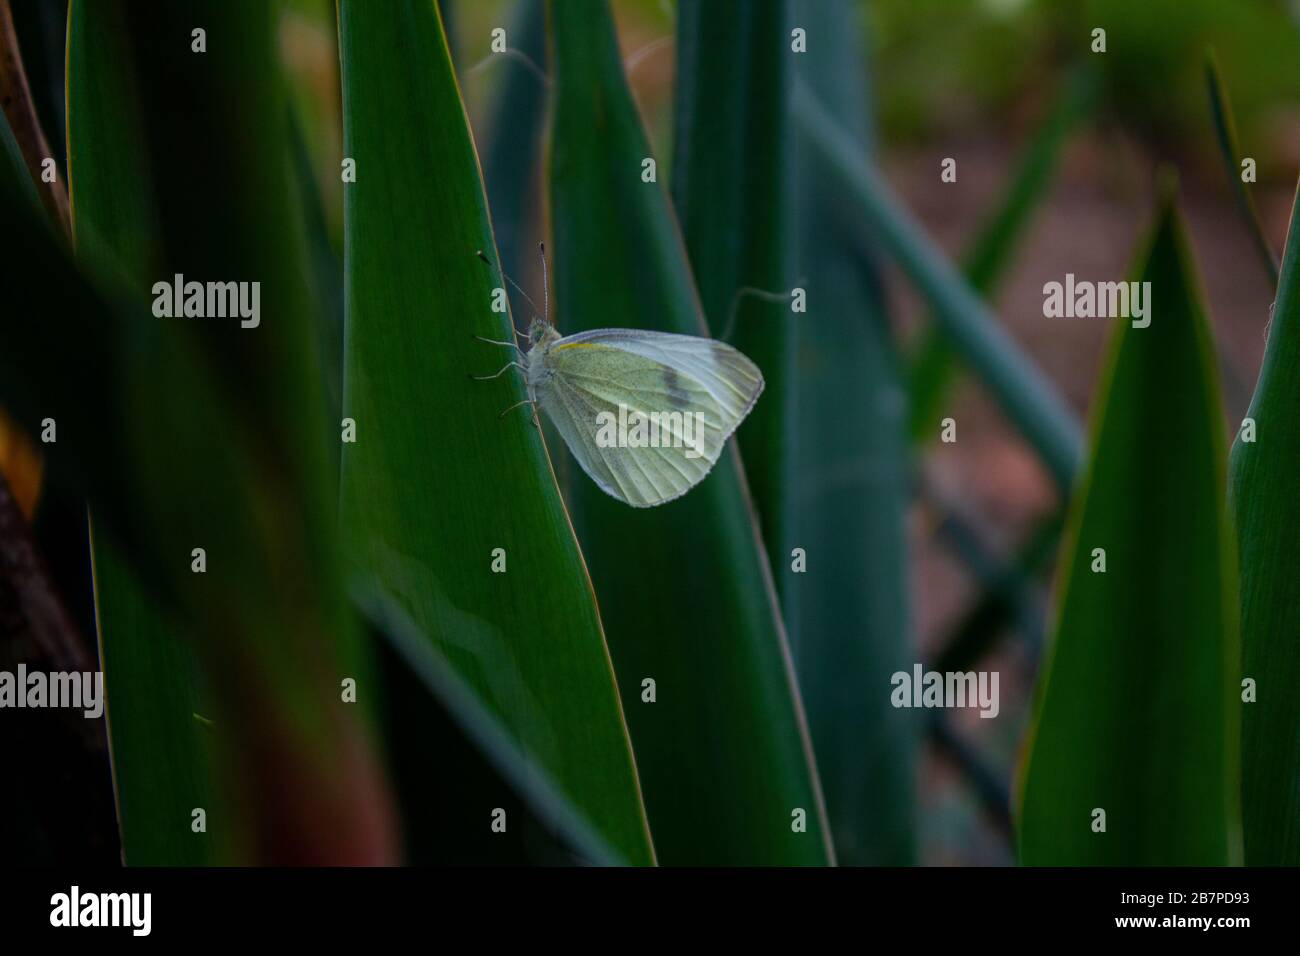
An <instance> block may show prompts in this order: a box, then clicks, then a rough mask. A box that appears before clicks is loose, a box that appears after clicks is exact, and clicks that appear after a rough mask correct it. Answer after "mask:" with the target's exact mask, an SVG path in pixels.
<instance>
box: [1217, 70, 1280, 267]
mask: <svg viewBox="0 0 1300 956" xmlns="http://www.w3.org/2000/svg"><path fill="white" fill-rule="evenodd" d="M1205 85H1206V87H1207V88H1208V90H1209V94H1210V113H1211V115H1212V116H1213V117H1214V135H1215V137H1216V138H1217V139H1218V141H1219V155H1221V156H1222V157H1223V164H1224V167H1225V171H1226V172H1227V174H1228V182H1229V184H1230V185H1231V186H1232V197H1233V199H1235V200H1236V202H1237V211H1238V212H1240V213H1241V218H1242V221H1243V222H1245V224H1246V231H1247V232H1249V233H1250V238H1251V240H1252V241H1253V242H1254V244H1255V251H1256V253H1258V255H1259V261H1260V264H1261V265H1262V266H1263V268H1264V272H1265V274H1266V275H1267V276H1268V278H1269V286H1270V288H1273V289H1276V288H1277V281H1278V278H1277V259H1276V258H1275V257H1274V255H1273V247H1272V246H1270V245H1269V242H1268V238H1267V237H1266V236H1265V235H1264V225H1263V223H1261V222H1260V221H1259V210H1258V209H1256V208H1255V199H1254V197H1253V196H1251V194H1250V191H1249V190H1248V189H1246V183H1245V181H1244V180H1243V179H1242V178H1241V177H1242V169H1241V150H1240V149H1239V148H1238V147H1237V122H1236V120H1235V119H1234V118H1233V115H1232V103H1231V101H1230V100H1229V99H1228V91H1227V87H1226V86H1225V84H1224V82H1223V74H1222V72H1221V71H1220V70H1219V61H1218V59H1217V58H1216V57H1215V55H1214V51H1213V50H1212V49H1211V50H1208V51H1207V52H1206V55H1205Z"/></svg>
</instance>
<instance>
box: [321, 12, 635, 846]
mask: <svg viewBox="0 0 1300 956" xmlns="http://www.w3.org/2000/svg"><path fill="white" fill-rule="evenodd" d="M339 24H340V38H341V42H340V47H341V50H342V58H343V97H344V99H343V105H344V128H345V149H344V154H345V156H347V157H349V158H352V159H354V160H355V161H356V170H357V181H356V182H355V183H349V184H348V185H347V186H346V193H345V197H346V202H345V233H346V250H347V251H346V255H345V261H344V268H345V275H346V287H347V293H346V310H347V316H346V330H345V349H346V352H345V358H344V366H345V382H346V386H345V395H344V409H345V411H344V414H345V415H347V416H348V417H350V418H352V419H355V422H356V428H357V433H356V434H357V440H356V442H355V443H352V444H345V446H344V449H343V492H342V494H343V522H344V529H345V534H346V536H347V541H348V543H349V551H350V557H351V559H352V561H353V563H354V565H355V566H356V567H357V569H358V570H359V571H362V572H365V573H366V574H367V576H370V577H373V578H374V579H375V580H376V581H377V582H378V583H379V584H380V585H382V586H383V587H384V589H385V590H386V591H387V592H388V593H389V594H390V595H391V596H392V599H393V600H394V601H395V602H397V604H398V606H399V607H400V608H401V609H402V610H403V612H404V613H405V614H406V615H407V616H408V617H409V618H410V620H411V622H412V625H413V626H414V627H416V628H418V629H419V631H420V632H422V633H423V634H425V635H427V637H428V639H429V640H430V641H432V642H433V644H434V645H435V647H437V649H438V650H439V651H440V652H441V654H442V655H444V656H445V657H446V659H447V660H448V662H449V663H450V664H451V666H452V667H453V668H455V670H456V672H457V673H458V674H459V675H460V676H461V678H462V679H463V680H464V682H465V683H466V684H467V685H468V686H469V687H471V688H473V691H474V693H476V694H477V695H478V696H479V697H480V698H481V700H482V702H483V704H484V705H485V706H486V708H487V709H488V710H489V711H491V712H492V713H493V714H495V716H496V719H497V720H499V721H500V722H501V724H502V725H503V726H504V727H505V728H506V730H507V732H508V733H509V734H510V735H511V736H512V737H513V738H514V740H515V741H516V742H517V745H518V746H519V747H520V748H521V749H522V750H523V751H524V752H526V753H528V754H529V755H530V756H531V757H532V759H534V760H536V761H537V763H538V764H540V765H541V766H543V767H545V768H546V770H547V772H548V773H549V774H550V776H551V778H552V779H553V780H554V782H555V786H556V787H557V788H559V790H560V792H561V793H562V794H563V795H564V796H565V797H566V798H567V799H568V800H570V801H572V803H573V804H574V805H575V806H576V807H577V808H578V809H579V810H580V811H581V812H582V813H583V814H585V815H586V817H587V818H588V819H589V820H590V822H591V824H592V826H593V827H594V828H595V829H596V831H597V832H598V833H599V834H600V835H601V837H602V838H603V839H604V840H605V841H606V842H607V843H608V844H609V845H610V846H611V847H612V848H614V850H615V851H616V852H618V853H619V854H620V855H621V856H622V857H623V858H624V859H625V860H627V861H628V862H631V863H649V862H651V861H652V860H653V850H652V849H651V846H650V839H649V834H648V832H647V828H646V822H645V815H644V811H643V808H642V804H641V798H640V793H639V791H638V787H637V778H636V768H635V766H634V764H633V759H632V753H631V748H630V746H629V743H628V737H627V731H626V728H625V726H624V722H623V717H622V714H621V711H620V704H619V698H618V694H617V688H616V687H615V684H614V677H613V673H612V670H611V666H610V659H609V654H608V651H607V650H606V648H605V644H604V640H603V636H602V632H601V625H600V618H599V616H598V614H597V611H596V606H595V602H594V600H593V596H592V592H591V586H590V582H589V581H588V579H587V575H586V572H585V570H584V568H583V562H582V556H581V554H580V553H579V551H578V547H577V544H576V542H575V540H574V537H573V531H572V528H571V527H570V525H569V522H568V519H567V516H566V514H565V512H564V508H563V505H562V503H561V501H560V496H559V493H558V491H557V489H556V486H555V480H554V477H553V476H552V474H551V470H550V465H549V462H548V460H547V457H546V450H545V448H544V447H543V445H542V440H541V437H540V435H539V433H538V431H537V429H535V428H534V427H533V426H532V424H531V423H530V421H529V418H528V415H527V413H526V412H525V411H523V410H519V409H516V410H515V411H513V412H511V413H510V414H508V415H506V416H505V417H504V418H501V417H499V415H500V413H501V412H502V410H503V409H506V408H508V407H509V406H511V405H513V404H515V403H516V402H519V401H521V400H523V399H524V397H525V392H524V387H523V382H522V379H521V377H520V376H519V375H517V374H514V373H513V372H512V373H511V374H510V375H503V376H501V377H500V378H498V379H494V380H492V381H486V382H476V381H470V380H469V376H470V375H486V374H490V373H493V372H495V371H497V370H498V369H499V368H501V367H502V366H503V365H505V363H507V362H509V361H511V360H512V359H514V358H515V357H516V356H515V354H514V353H513V352H512V351H511V350H509V349H505V348H502V347H499V346H494V345H489V344H486V343H483V342H479V341H476V340H475V339H474V336H475V335H481V336H483V337H485V338H489V339H495V340H499V341H508V340H509V339H510V337H511V334H512V332H511V326H510V321H509V316H508V315H506V314H504V313H497V312H494V311H492V308H491V306H492V301H493V287H494V286H496V285H497V284H498V281H499V276H498V273H497V271H496V270H495V269H489V268H487V267H486V266H484V265H483V263H481V262H480V261H479V260H478V259H477V258H476V256H475V252H476V250H479V249H482V250H484V251H485V253H486V254H487V255H488V256H489V257H490V258H491V259H492V261H493V262H496V261H497V257H496V251H495V248H494V245H493V240H492V233H491V230H490V225H489V222H488V214H487V207H486V203H485V200H484V196H483V185H482V183H481V181H480V179H479V169H478V158H477V156H476V155H475V152H474V147H473V144H472V142H471V140H470V135H469V130H468V127H467V124H466V119H465V112H464V108H463V106H462V104H461V99H460V93H459V90H458V88H457V85H456V78H455V75H454V73H453V72H452V66H451V61H450V59H449V57H448V52H447V46H446V41H445V39H444V36H443V29H442V25H441V23H440V22H439V20H438V17H437V14H436V10H435V8H434V6H433V4H431V3H429V2H428V0H405V2H402V3H398V4H394V5H389V6H384V7H382V8H381V7H379V6H377V5H375V4H373V3H369V2H361V0H343V2H342V3H341V5H340V16H339ZM497 549H500V551H499V552H498V550H497ZM498 557H499V559H500V560H501V561H504V562H505V573H493V563H494V559H495V558H498ZM426 759H427V760H430V761H438V760H439V759H441V758H440V755H439V754H437V753H436V752H433V751H432V750H431V751H429V752H428V754H427V755H426ZM449 785H454V782H451V783H449ZM487 822H488V820H487V817H486V816H485V818H484V825H485V826H486V825H487Z"/></svg>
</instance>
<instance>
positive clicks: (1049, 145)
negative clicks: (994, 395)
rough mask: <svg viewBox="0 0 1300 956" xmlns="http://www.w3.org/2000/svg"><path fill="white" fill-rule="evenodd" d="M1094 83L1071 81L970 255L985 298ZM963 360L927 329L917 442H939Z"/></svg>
mask: <svg viewBox="0 0 1300 956" xmlns="http://www.w3.org/2000/svg"><path fill="white" fill-rule="evenodd" d="M1092 81H1093V77H1092V75H1091V74H1089V73H1082V72H1080V73H1075V74H1074V75H1073V76H1071V77H1070V78H1069V80H1067V82H1066V84H1065V87H1064V88H1063V89H1062V90H1061V92H1060V94H1059V95H1058V97H1057V102H1056V104H1055V106H1054V107H1053V109H1052V112H1051V114H1050V115H1049V116H1048V117H1047V119H1046V120H1045V121H1044V122H1043V123H1042V125H1041V126H1039V128H1038V131H1037V132H1036V133H1035V134H1034V137H1033V139H1032V140H1031V141H1030V143H1029V146H1028V148H1027V149H1026V150H1025V152H1024V154H1023V155H1022V156H1021V159H1020V163H1019V166H1018V167H1017V169H1016V171H1015V173H1014V174H1013V175H1012V177H1011V180H1010V182H1009V184H1008V186H1007V189H1006V192H1005V194H1004V195H1003V197H1002V199H1001V201H1000V202H999V204H998V206H997V207H996V209H995V210H994V212H993V215H992V216H991V217H990V218H989V219H988V221H987V222H986V223H985V224H984V226H983V227H982V228H981V229H980V231H979V233H978V235H977V236H976V237H975V241H974V242H973V243H972V244H971V247H970V249H969V250H968V252H967V255H966V259H965V262H964V263H963V267H962V271H963V273H964V274H965V276H966V281H968V282H969V283H970V285H971V288H973V289H974V290H975V291H976V292H978V293H979V294H980V295H981V296H983V297H984V298H989V297H991V295H992V293H993V291H994V289H995V288H996V287H997V285H998V283H999V281H1000V280H1001V279H1002V277H1003V275H1004V273H1005V271H1006V269H1007V267H1008V265H1009V264H1010V261H1011V256H1012V254H1013V253H1014V252H1015V250H1016V249H1017V247H1018V246H1019V244H1020V242H1021V240H1022V239H1023V238H1024V234H1025V231H1026V229H1027V227H1028V225H1029V224H1030V222H1032V220H1033V214H1034V213H1035V212H1036V211H1037V209H1038V206H1039V204H1040V203H1041V202H1042V200H1043V197H1044V196H1045V195H1046V194H1047V189H1048V187H1049V186H1050V185H1051V183H1052V180H1053V178H1054V177H1055V175H1056V168H1057V165H1058V163H1059V162H1060V157H1061V151H1062V149H1063V147H1064V146H1065V143H1066V142H1067V141H1068V140H1069V138H1070V135H1071V134H1072V133H1073V132H1074V130H1075V128H1076V127H1077V126H1078V124H1079V121H1080V120H1081V119H1082V118H1083V115H1084V113H1085V111H1086V110H1087V108H1088V106H1089V104H1090V101H1091V98H1092V93H1093V89H1092V87H1093V82H1092ZM959 358H960V353H959V352H958V351H957V350H956V349H955V348H954V347H953V345H952V343H951V342H950V341H949V339H948V336H947V335H946V333H945V329H944V326H943V325H942V323H939V322H931V323H930V324H929V325H927V326H926V328H925V332H924V333H923V334H922V337H921V342H920V344H919V345H918V346H917V349H916V352H915V356H914V358H913V359H912V361H911V363H910V368H909V370H908V379H909V384H908V392H909V394H910V395H911V398H912V424H911V437H912V441H913V443H917V444H924V443H929V442H931V441H933V440H934V439H935V438H937V437H938V435H939V432H940V427H941V424H940V423H941V421H942V419H943V418H944V417H945V416H944V412H943V409H944V404H945V402H946V401H947V399H948V396H949V394H950V392H951V387H952V383H953V380H954V378H955V377H956V373H957V370H958V360H959Z"/></svg>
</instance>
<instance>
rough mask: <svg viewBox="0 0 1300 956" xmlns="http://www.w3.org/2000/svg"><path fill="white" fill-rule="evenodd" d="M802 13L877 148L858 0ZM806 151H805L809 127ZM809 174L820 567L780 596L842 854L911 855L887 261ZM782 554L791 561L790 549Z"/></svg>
mask: <svg viewBox="0 0 1300 956" xmlns="http://www.w3.org/2000/svg"><path fill="white" fill-rule="evenodd" d="M796 22H797V23H798V24H799V25H800V26H802V27H803V28H804V29H806V30H807V31H808V36H809V37H810V38H816V41H815V42H816V44H817V51H818V52H817V55H816V56H806V57H805V56H796V57H795V64H796V69H797V70H798V73H799V76H800V78H801V79H802V81H803V82H806V83H808V84H809V85H810V86H811V87H812V89H814V90H816V91H817V93H818V95H820V96H821V97H822V101H823V102H824V103H826V104H827V108H828V109H829V110H831V111H832V112H833V113H834V115H835V117H836V119H837V120H838V121H839V122H840V123H842V124H843V126H844V128H845V129H846V130H849V131H851V132H850V135H852V136H853V137H854V139H855V141H856V142H857V143H858V144H859V145H860V146H861V147H862V148H863V150H864V151H866V150H867V149H869V148H870V147H869V145H868V144H869V142H870V130H869V129H868V122H867V120H868V104H867V102H866V96H865V92H864V84H865V78H866V67H865V64H864V62H863V50H862V24H861V22H860V19H859V17H858V14H857V11H855V9H854V8H853V6H852V5H850V4H845V3H824V2H821V0H804V2H801V3H800V4H799V5H798V6H797V7H796ZM794 151H795V156H796V157H803V156H806V154H807V144H806V143H804V142H803V140H802V138H800V137H796V139H795V145H794ZM737 161H738V162H742V163H743V160H737ZM796 173H797V176H798V179H797V182H796V189H797V193H796V195H797V197H798V205H797V215H796V229H797V231H796V233H795V235H796V238H797V241H798V249H797V256H798V261H797V265H796V268H795V274H796V276H797V277H798V279H799V280H800V283H801V284H803V285H805V286H806V287H807V290H808V311H807V313H806V314H802V315H793V316H790V317H788V318H787V319H786V321H789V322H791V329H792V341H791V345H792V347H793V351H794V355H795V361H796V366H795V375H794V379H793V389H792V391H793V404H794V406H795V418H794V426H793V428H792V432H791V434H792V436H793V446H794V448H793V450H794V455H795V461H797V462H798V467H797V469H794V471H793V474H792V475H791V478H790V482H791V484H790V487H789V490H788V492H787V503H788V507H789V508H790V510H791V519H790V524H791V529H790V538H789V540H790V544H791V546H797V547H801V548H803V549H804V550H805V552H806V554H807V556H808V567H807V570H806V571H805V572H804V573H801V574H791V575H788V576H787V578H786V586H785V590H784V591H783V592H782V596H781V598H782V605H783V607H784V609H785V618H786V624H787V627H788V628H789V632H790V645H791V650H792V651H793V654H794V662H795V671H796V673H797V674H798V676H799V687H800V689H801V691H802V692H803V698H804V701H805V704H806V706H807V708H808V723H809V727H810V728H811V730H812V739H813V749H814V751H815V752H816V754H817V766H818V771H819V772H820V774H821V778H822V784H823V786H824V788H825V791H826V803H827V809H828V811H829V813H830V818H831V828H832V832H833V834H834V839H835V851H836V856H837V857H838V859H839V860H840V862H841V863H848V864H857V865H866V864H894V865H899V864H906V863H911V862H914V859H915V846H914V842H915V836H914V832H913V831H914V825H915V792H914V791H915V786H916V784H915V774H916V751H917V745H918V739H919V733H920V723H919V717H918V716H917V715H918V712H917V711H913V710H905V709H900V708H896V707H892V706H890V703H889V697H888V694H886V693H882V692H881V688H888V687H889V678H890V675H891V674H893V673H894V672H896V671H899V670H905V669H908V668H909V667H910V665H911V662H912V661H913V660H915V657H914V656H913V651H912V648H911V636H910V627H911V624H910V620H909V618H910V614H909V609H908V597H907V588H908V580H907V566H908V565H907V547H906V541H905V537H904V530H905V529H904V520H905V516H906V514H907V510H908V508H909V506H910V502H911V487H910V476H909V473H908V449H907V445H906V441H905V434H904V425H905V421H906V419H905V412H906V396H905V395H904V393H903V390H902V387H901V384H900V381H899V379H900V369H899V355H898V351H897V347H896V344H895V341H894V338H893V335H892V333H891V330H890V327H889V319H888V315H887V313H886V309H885V303H884V296H883V290H882V287H881V278H880V275H879V272H878V269H877V265H878V263H877V262H876V261H875V258H874V257H873V256H872V255H871V254H870V250H864V248H863V245H862V244H861V243H860V242H859V241H858V240H857V237H856V236H854V235H852V234H850V233H849V232H848V231H847V230H846V229H844V228H843V220H842V217H841V216H840V215H839V214H838V212H837V209H836V207H837V205H838V204H839V202H840V197H839V195H838V193H837V192H836V191H835V190H833V189H830V188H827V184H826V182H825V181H824V179H823V178H822V177H821V176H819V175H818V173H819V170H818V168H817V166H816V165H815V164H812V163H808V162H806V161H805V162H802V163H799V164H798V165H797V166H796ZM846 409H852V412H851V413H848V417H847V418H846ZM846 422H848V423H851V424H848V425H847V427H846ZM742 444H743V442H742ZM786 553H787V554H788V553H789V552H788V550H787V552H786ZM778 567H782V568H789V560H788V558H787V559H786V560H785V561H782V562H781V563H780V564H779V565H778Z"/></svg>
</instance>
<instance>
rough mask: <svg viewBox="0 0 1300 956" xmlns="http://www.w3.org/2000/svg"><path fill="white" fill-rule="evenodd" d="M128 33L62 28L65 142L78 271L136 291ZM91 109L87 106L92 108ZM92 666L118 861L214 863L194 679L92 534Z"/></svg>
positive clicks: (150, 234)
mask: <svg viewBox="0 0 1300 956" xmlns="http://www.w3.org/2000/svg"><path fill="white" fill-rule="evenodd" d="M127 30H128V25H127V24H126V22H125V18H124V16H123V11H122V9H121V8H120V6H119V5H117V4H112V3H110V4H101V5H98V6H95V7H91V8H89V9H88V8H87V5H86V4H85V3H84V2H74V3H73V4H72V6H71V7H70V8H69V16H68V90H69V93H68V99H69V101H70V106H71V109H70V111H69V114H68V135H69V142H70V144H75V145H74V150H75V151H74V152H72V153H71V154H70V157H69V158H70V163H69V166H70V168H73V169H75V173H76V180H75V186H76V193H75V205H74V208H73V232H74V235H75V238H76V243H77V247H78V250H79V252H80V253H81V255H82V257H83V259H86V260H89V261H91V262H94V263H98V264H99V268H100V269H101V270H102V271H104V272H113V273H116V274H117V275H118V276H119V277H120V278H122V279H124V280H126V281H133V282H134V283H135V284H137V285H139V286H142V287H143V286H144V285H146V284H148V282H149V279H150V277H151V276H155V275H161V272H160V268H159V267H160V263H159V261H158V260H159V259H160V256H161V253H160V249H159V238H158V235H157V228H156V221H157V220H156V214H155V212H154V207H153V201H154V199H153V196H152V194H151V192H150V190H149V188H148V187H149V183H148V181H147V179H146V178H145V177H142V176H140V175H138V170H140V169H143V168H146V166H145V155H144V136H143V132H142V129H141V125H142V124H141V119H140V116H139V112H138V106H137V104H138V98H137V96H136V94H135V91H134V90H133V89H132V88H131V83H130V73H129V70H128V67H129V64H130V59H129V57H130V52H129V46H128V34H127ZM92 97H93V100H92V99H91V98H92ZM91 552H92V562H93V569H94V580H95V595H96V602H95V603H96V611H97V615H96V616H97V618H98V622H99V630H100V654H101V657H102V659H103V665H104V679H105V682H106V685H107V695H108V698H109V700H110V701H112V706H111V732H110V737H111V743H112V746H113V760H114V771H115V781H116V785H117V805H118V825H119V827H120V828H121V833H122V855H123V859H124V860H125V861H126V862H127V863H129V864H131V865H157V864H169V865H173V866H176V865H188V866H193V865H199V864H203V863H211V862H215V860H216V858H217V852H218V851H217V849H216V848H215V847H214V845H213V840H212V838H211V836H210V835H209V833H194V832H193V831H192V830H191V829H190V828H189V827H186V826H179V825H178V826H172V827H168V826H159V825H158V821H160V820H177V821H184V820H186V819H187V818H188V817H189V815H190V813H191V811H192V810H193V808H195V807H203V808H205V809H206V810H208V811H209V812H210V813H213V815H214V816H218V814H216V812H215V810H214V809H213V808H214V802H215V800H216V799H217V795H216V793H215V792H214V788H213V785H212V780H211V767H210V762H211V759H212V754H211V753H210V747H211V745H212V743H213V735H212V733H211V731H210V730H208V729H207V727H206V725H204V724H203V723H202V721H201V720H200V719H199V717H198V716H196V715H203V714H205V713H211V710H210V708H209V707H208V706H207V705H206V704H204V703H203V702H202V701H201V700H200V697H199V689H198V680H199V667H198V664H197V663H196V661H195V654H194V651H193V649H192V648H191V647H190V645H189V644H188V643H187V642H186V641H185V640H184V635H183V634H182V633H180V629H179V628H175V627H171V626H169V625H168V624H167V623H166V622H165V621H164V617H163V614H162V612H161V611H159V610H158V609H157V607H156V601H155V600H154V599H153V598H151V597H150V596H149V595H147V594H146V593H145V591H144V589H143V588H142V587H141V586H140V584H139V583H137V581H136V580H135V577H134V575H133V574H132V572H131V570H130V562H129V561H128V560H127V559H126V558H125V557H124V556H123V554H122V553H121V550H120V549H119V548H118V547H117V546H115V545H114V544H113V542H112V540H111V539H110V538H109V537H108V536H107V535H106V534H103V533H99V534H96V533H94V531H93V529H92V533H91Z"/></svg>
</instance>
